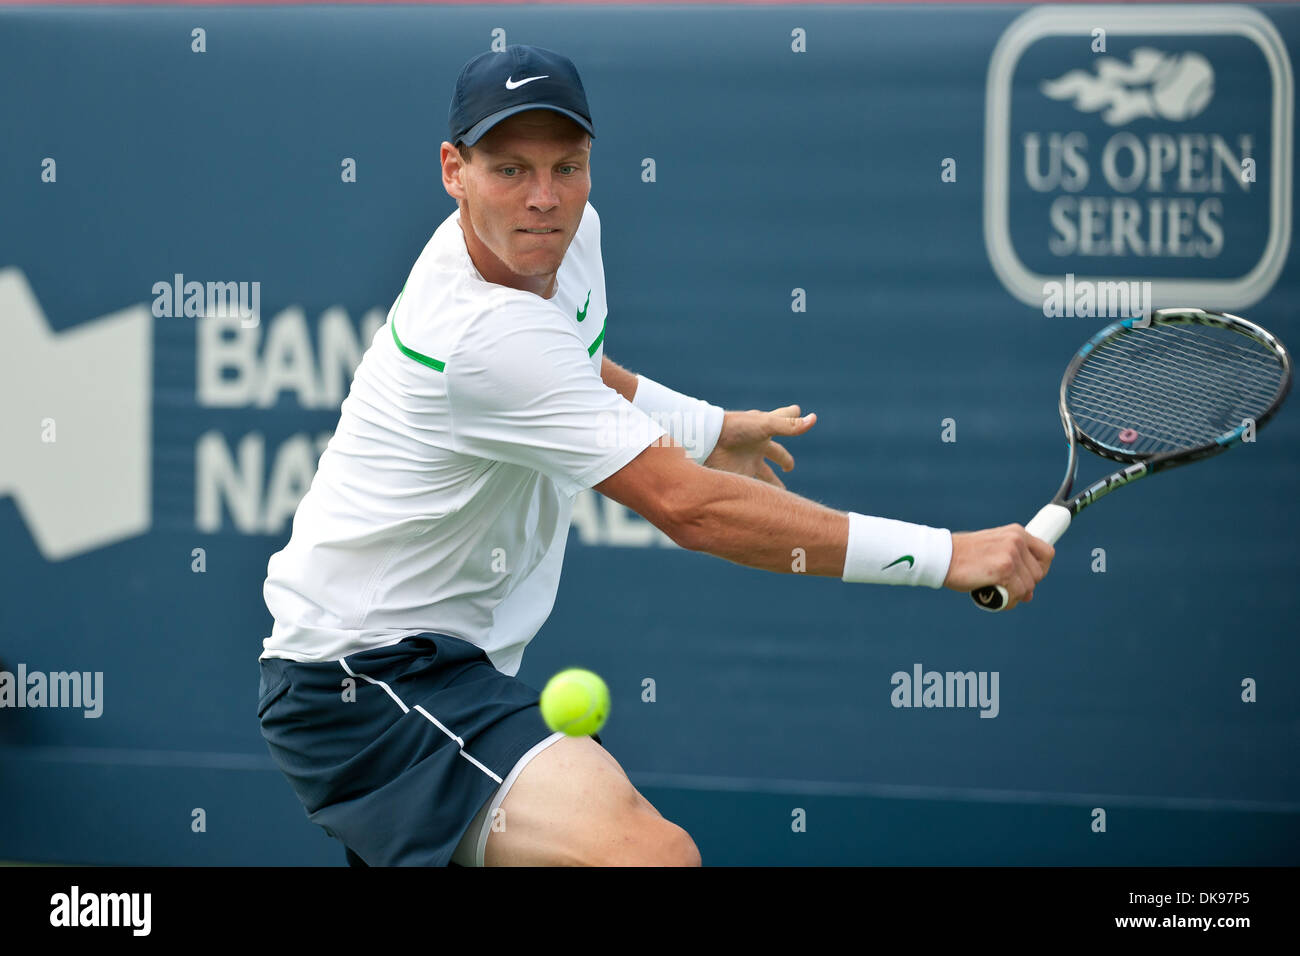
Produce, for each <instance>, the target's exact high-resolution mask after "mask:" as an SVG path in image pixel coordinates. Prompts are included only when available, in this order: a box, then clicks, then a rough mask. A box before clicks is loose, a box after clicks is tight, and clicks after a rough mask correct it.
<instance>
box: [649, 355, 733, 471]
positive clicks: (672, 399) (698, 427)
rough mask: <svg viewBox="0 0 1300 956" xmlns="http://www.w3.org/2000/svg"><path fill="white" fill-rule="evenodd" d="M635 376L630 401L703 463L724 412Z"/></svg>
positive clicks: (717, 431)
mask: <svg viewBox="0 0 1300 956" xmlns="http://www.w3.org/2000/svg"><path fill="white" fill-rule="evenodd" d="M636 378H637V386H636V395H635V396H633V398H632V404H633V405H635V406H636V407H637V408H639V409H641V410H642V411H643V412H645V413H646V414H647V415H649V416H650V418H651V419H652V420H653V421H654V422H655V423H656V424H657V425H659V426H660V427H661V428H663V429H664V431H666V432H668V434H669V435H671V436H672V438H673V440H674V441H675V442H676V443H677V444H679V445H681V446H683V447H684V448H685V449H686V454H687V456H688V457H689V458H691V459H692V460H693V461H694V462H695V463H696V464H699V465H702V464H704V460H705V459H706V458H708V457H709V456H710V455H711V454H713V449H714V447H715V446H716V445H717V444H718V436H719V435H721V434H722V417H723V415H725V414H726V412H725V411H724V410H723V409H721V408H719V407H718V406H717V405H710V404H709V403H708V402H704V401H701V400H700V399H698V398H691V397H690V396H689V395H683V394H682V393H681V392H674V391H673V390H672V389H671V388H668V387H667V386H664V385H660V384H659V383H658V382H656V381H655V380H654V379H652V378H646V377H645V376H644V375H638V376H637V377H636Z"/></svg>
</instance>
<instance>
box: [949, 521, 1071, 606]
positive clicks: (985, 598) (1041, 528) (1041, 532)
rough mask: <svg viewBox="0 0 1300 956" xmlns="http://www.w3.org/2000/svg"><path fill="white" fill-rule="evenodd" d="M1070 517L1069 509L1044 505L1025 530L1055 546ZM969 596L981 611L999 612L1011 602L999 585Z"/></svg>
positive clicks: (980, 589) (976, 591) (978, 590)
mask: <svg viewBox="0 0 1300 956" xmlns="http://www.w3.org/2000/svg"><path fill="white" fill-rule="evenodd" d="M1070 517H1071V516H1070V509H1069V508H1066V507H1065V506H1063V505H1058V504H1055V503H1053V504H1050V505H1044V506H1043V507H1042V509H1040V510H1039V512H1038V514H1036V515H1034V516H1033V517H1032V518H1030V519H1029V524H1027V525H1025V530H1026V531H1028V532H1029V533H1030V534H1032V535H1033V536H1034V537H1035V538H1038V539H1039V540H1040V541H1046V542H1047V543H1048V544H1056V542H1057V541H1059V540H1061V535H1063V534H1065V529H1066V528H1068V527H1070ZM970 596H971V600H972V601H974V602H975V606H976V607H977V608H979V609H980V610H982V611H1001V610H1002V609H1003V608H1005V607H1006V606H1007V601H1009V600H1011V595H1009V594H1007V589H1006V588H1004V587H1003V586H1002V585H1000V584H990V585H988V586H987V587H982V588H976V589H975V590H974V591H971V593H970Z"/></svg>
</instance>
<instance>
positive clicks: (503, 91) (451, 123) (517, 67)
mask: <svg viewBox="0 0 1300 956" xmlns="http://www.w3.org/2000/svg"><path fill="white" fill-rule="evenodd" d="M539 109H541V110H554V111H555V112H557V113H563V114H564V115H565V116H567V117H569V119H571V120H573V121H574V122H575V123H577V124H578V125H579V126H581V127H582V128H583V129H584V130H586V131H587V133H588V134H590V136H591V137H592V138H593V139H594V138H595V137H596V133H595V130H593V129H592V127H591V112H590V110H589V109H588V108H587V93H586V91H585V90H583V88H582V80H581V78H579V76H578V68H577V67H575V66H574V65H573V61H572V60H570V59H569V58H568V57H566V56H564V55H562V54H560V53H556V52H555V51H554V50H544V49H542V48H541V47H537V46H525V45H523V44H513V45H511V46H508V47H506V48H505V49H504V50H502V51H500V52H496V53H491V52H489V53H480V54H479V55H478V56H476V57H474V58H473V59H472V60H470V61H469V62H468V63H466V64H465V67H464V69H462V70H461V71H460V76H459V77H458V78H457V79H456V92H455V93H453V94H452V97H451V109H450V110H449V111H448V114H447V128H448V130H449V131H450V133H451V142H452V144H453V145H458V144H460V143H464V144H465V145H466V146H473V145H474V144H475V143H477V142H478V141H479V139H480V138H481V137H482V136H483V134H484V133H486V132H487V131H488V130H490V129H491V128H492V127H493V126H495V125H496V124H497V123H500V122H501V121H502V120H503V119H505V118H506V117H508V116H514V115H515V114H516V113H522V112H523V111H524V110H539Z"/></svg>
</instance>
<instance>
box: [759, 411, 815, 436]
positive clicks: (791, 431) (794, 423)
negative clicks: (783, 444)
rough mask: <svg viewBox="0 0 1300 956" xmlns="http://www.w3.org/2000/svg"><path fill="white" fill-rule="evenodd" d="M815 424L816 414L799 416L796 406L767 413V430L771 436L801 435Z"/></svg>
mask: <svg viewBox="0 0 1300 956" xmlns="http://www.w3.org/2000/svg"><path fill="white" fill-rule="evenodd" d="M816 424H817V414H816V412H809V413H808V414H807V415H803V416H801V415H800V413H799V406H798V405H787V406H785V408H777V409H773V410H772V411H771V412H769V413H768V429H769V433H770V434H772V435H802V434H803V433H804V432H806V431H807V430H808V429H810V428H812V427H813V426H814V425H816Z"/></svg>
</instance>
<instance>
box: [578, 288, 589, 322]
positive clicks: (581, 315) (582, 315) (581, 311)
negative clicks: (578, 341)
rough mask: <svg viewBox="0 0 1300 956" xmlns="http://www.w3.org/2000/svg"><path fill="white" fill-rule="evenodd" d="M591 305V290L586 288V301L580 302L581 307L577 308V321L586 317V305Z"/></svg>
mask: <svg viewBox="0 0 1300 956" xmlns="http://www.w3.org/2000/svg"><path fill="white" fill-rule="evenodd" d="M589 305H591V290H590V289H588V290H587V301H586V302H584V303H582V308H581V309H579V310H578V321H579V322H581V321H582V320H583V319H585V318H586V317H587V306H589Z"/></svg>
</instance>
